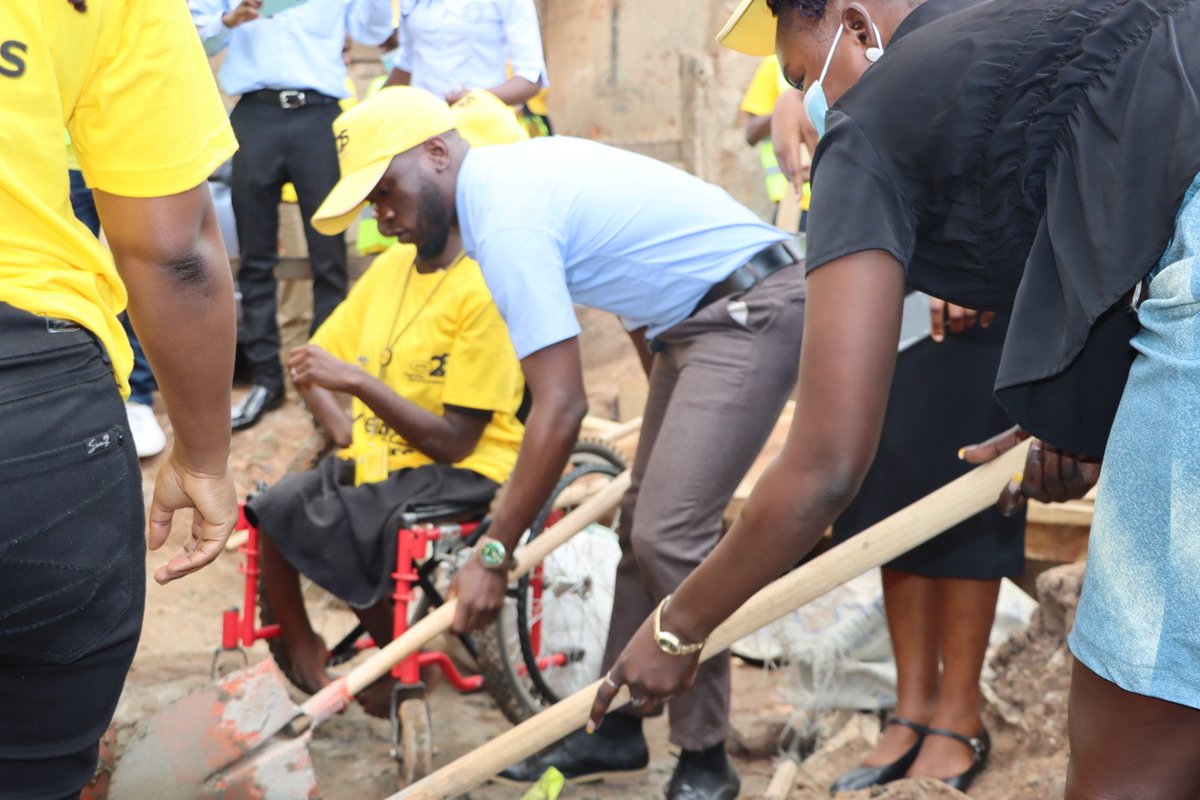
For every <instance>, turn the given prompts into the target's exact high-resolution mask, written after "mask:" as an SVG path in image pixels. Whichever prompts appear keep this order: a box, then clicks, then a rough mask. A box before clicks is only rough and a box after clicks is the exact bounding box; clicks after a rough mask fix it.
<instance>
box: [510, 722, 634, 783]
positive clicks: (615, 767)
mask: <svg viewBox="0 0 1200 800" xmlns="http://www.w3.org/2000/svg"><path fill="white" fill-rule="evenodd" d="M649 763H650V750H649V749H648V748H647V747H646V740H645V738H644V737H642V736H624V737H621V738H619V739H608V738H605V737H603V736H600V735H599V734H598V733H593V734H589V733H584V732H583V731H576V732H575V733H572V734H571V735H569V736H567V737H566V738H565V739H562V740H561V741H559V742H558V743H557V744H555V745H552V746H551V747H549V748H547V749H545V750H543V751H542V752H541V753H538V754H537V755H535V756H530V757H529V758H527V759H525V760H524V761H520V762H518V763H516V764H514V765H513V766H511V767H509V768H508V769H506V770H504V771H503V772H501V773H500V774H499V775H497V776H496V777H494V778H492V780H493V781H494V782H495V783H503V784H506V785H508V786H527V785H529V784H531V783H535V782H536V781H537V780H538V778H540V777H542V775H543V774H544V773H545V772H546V770H548V769H550V767H556V768H557V769H558V771H559V772H561V773H562V774H563V777H564V778H566V779H567V783H572V784H578V783H594V782H597V781H606V782H612V783H626V782H632V781H639V780H641V779H642V778H644V777H645V776H646V767H647V765H648V764H649Z"/></svg>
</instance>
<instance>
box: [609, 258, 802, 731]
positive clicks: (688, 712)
mask: <svg viewBox="0 0 1200 800" xmlns="http://www.w3.org/2000/svg"><path fill="white" fill-rule="evenodd" d="M740 304H745V305H744V308H743V307H742V306H741V305H740ZM735 317H740V319H741V320H743V321H744V322H739V321H738V319H735ZM803 327H804V272H803V265H802V264H801V265H796V266H794V267H788V268H786V269H783V270H780V271H779V272H777V273H775V274H774V275H771V276H770V277H768V278H767V279H766V280H765V281H763V282H762V283H760V284H758V285H757V286H754V287H753V288H751V289H750V290H749V291H747V292H745V293H742V294H738V295H732V296H730V297H729V298H724V299H721V300H717V301H716V302H714V303H711V304H710V305H708V306H706V307H705V308H703V309H701V310H700V311H698V312H697V313H695V314H693V315H692V316H691V317H689V318H688V319H686V320H684V321H683V322H680V323H679V324H678V325H675V326H674V327H672V328H671V329H670V330H668V331H666V332H665V333H663V334H662V336H660V337H659V338H658V340H657V343H656V344H657V345H658V346H660V347H661V349H660V350H659V351H658V352H657V354H656V355H655V356H654V366H653V368H652V369H651V371H650V395H649V398H648V399H647V402H646V411H645V415H644V417H643V420H642V432H641V438H640V440H639V442H638V449H637V455H636V457H635V459H634V464H633V483H632V485H631V486H630V488H629V491H628V492H627V493H626V494H625V499H624V501H623V503H622V505H621V521H620V526H619V533H620V538H621V562H620V564H619V566H618V567H617V583H616V593H615V598H614V600H613V612H612V623H611V626H610V628H609V634H608V646H607V649H606V651H605V656H604V669H605V670H608V669H609V668H610V667H611V666H612V664H613V662H614V661H616V659H617V656H619V655H620V653H621V650H622V649H623V648H624V647H625V644H626V643H627V642H628V641H629V639H630V638H631V637H632V636H633V634H634V632H635V631H637V629H638V626H639V625H641V624H642V622H643V621H644V620H645V619H646V617H647V616H649V615H650V614H651V613H652V612H653V611H654V608H655V606H657V605H658V603H659V601H660V600H662V599H663V597H665V596H666V595H668V594H670V593H671V592H673V591H674V590H675V587H676V586H678V585H679V584H680V583H682V582H683V579H684V578H686V577H687V576H688V575H689V574H690V573H691V572H692V570H693V569H695V568H696V567H697V566H698V565H699V564H700V562H701V561H702V560H703V559H704V557H705V556H706V555H708V553H709V552H710V551H711V550H712V549H713V547H715V546H716V544H717V541H718V539H719V538H720V536H721V517H722V514H723V513H724V510H725V506H726V505H727V504H728V503H729V500H730V498H731V497H732V496H733V492H734V490H735V489H736V488H737V485H738V483H739V482H741V480H742V478H743V476H744V475H745V474H746V471H747V470H748V469H749V468H750V465H751V464H752V463H753V461H754V459H755V457H756V456H757V455H758V454H759V452H760V451H761V450H762V447H763V444H764V443H765V442H766V440H767V437H768V436H769V435H770V433H771V430H772V429H773V427H774V425H775V421H776V419H777V418H778V417H779V412H780V411H781V410H782V408H783V405H784V403H785V402H786V401H787V399H788V395H789V394H790V393H791V391H792V387H793V386H794V385H795V382H796V371H797V369H798V367H799V363H800V362H799V359H800V335H801V331H802V329H803ZM746 557H747V558H753V557H754V554H753V553H747V554H746ZM668 711H669V714H670V723H671V735H670V740H671V742H672V743H674V744H676V745H678V746H679V747H682V748H684V749H688V750H698V749H702V748H706V747H711V746H713V745H714V744H716V743H717V742H720V741H721V740H723V739H724V738H725V736H726V735H727V733H728V730H729V654H728V653H723V654H721V655H719V656H717V657H716V658H713V659H711V660H709V661H708V662H707V663H705V664H704V665H703V666H701V667H700V672H699V674H698V675H697V676H696V682H695V685H694V686H693V687H692V688H691V689H689V690H688V691H686V692H684V693H683V694H681V695H679V696H678V697H676V698H674V699H673V700H671V702H670V704H669V706H668Z"/></svg>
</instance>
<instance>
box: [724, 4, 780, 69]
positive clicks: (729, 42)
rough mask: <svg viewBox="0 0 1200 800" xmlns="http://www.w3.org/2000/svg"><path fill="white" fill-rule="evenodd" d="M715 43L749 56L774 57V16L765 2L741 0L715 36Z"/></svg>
mask: <svg viewBox="0 0 1200 800" xmlns="http://www.w3.org/2000/svg"><path fill="white" fill-rule="evenodd" d="M717 41H718V42H720V43H721V44H723V45H725V46H726V47H728V48H729V49H730V50H737V51H738V52H739V53H745V54H746V55H750V56H770V55H774V54H775V15H774V14H772V13H771V9H770V8H769V7H768V6H767V0H742V4H741V5H739V6H738V8H737V11H734V12H733V16H731V17H730V18H729V21H728V22H726V23H725V27H724V28H721V32H720V33H718V34H717Z"/></svg>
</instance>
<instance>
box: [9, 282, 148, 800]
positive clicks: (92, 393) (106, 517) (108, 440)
mask: <svg viewBox="0 0 1200 800" xmlns="http://www.w3.org/2000/svg"><path fill="white" fill-rule="evenodd" d="M56 331H57V332H56ZM0 509H3V511H2V516H0V800H18V798H19V800H58V799H59V798H63V797H67V796H75V797H77V796H78V795H79V791H80V789H82V788H83V786H84V785H85V784H86V783H87V782H88V781H89V780H91V777H92V772H93V770H94V769H95V767H96V754H97V742H98V741H99V739H100V736H101V735H102V734H103V733H104V730H105V728H107V727H108V724H109V721H110V720H111V719H112V715H113V711H114V710H115V708H116V705H117V699H118V698H119V697H120V694H121V687H122V686H123V685H124V682H125V674H126V673H127V672H128V671H129V664H130V662H131V661H132V660H133V653H134V651H135V650H136V649H137V641H138V634H139V633H140V632H141V626H142V608H143V605H144V601H145V545H144V539H143V530H144V525H145V520H144V511H143V507H142V479H141V472H140V470H139V469H138V459H137V453H136V452H135V450H134V446H133V437H132V436H131V435H130V433H129V430H128V422H127V421H126V418H125V408H124V404H123V403H122V401H121V395H120V393H119V392H118V391H117V385H116V382H115V381H114V380H113V375H112V368H111V366H110V365H109V363H108V358H107V356H106V355H105V353H104V350H103V349H102V348H101V346H100V344H99V343H98V342H97V341H96V339H95V338H94V337H93V336H92V335H91V334H90V333H88V332H87V331H85V330H83V329H81V328H79V327H78V326H75V325H72V324H60V323H57V322H55V321H48V320H47V319H46V318H44V317H37V316H34V315H33V314H29V313H26V312H24V311H20V310H18V309H15V308H13V307H12V306H9V305H5V304H3V303H0Z"/></svg>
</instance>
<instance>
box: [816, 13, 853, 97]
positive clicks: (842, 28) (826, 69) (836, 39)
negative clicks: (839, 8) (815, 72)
mask: <svg viewBox="0 0 1200 800" xmlns="http://www.w3.org/2000/svg"><path fill="white" fill-rule="evenodd" d="M845 30H846V28H845V26H844V25H838V32H837V35H836V36H834V37H833V44H831V45H829V55H827V56H825V66H823V67H821V77H819V78H817V82H818V83H824V82H825V76H826V75H827V74H828V73H829V65H830V64H832V63H833V51H834V50H837V46H838V42H839V41H840V40H841V38H842V33H843V32H844V31H845Z"/></svg>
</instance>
